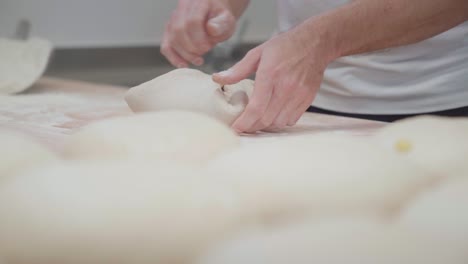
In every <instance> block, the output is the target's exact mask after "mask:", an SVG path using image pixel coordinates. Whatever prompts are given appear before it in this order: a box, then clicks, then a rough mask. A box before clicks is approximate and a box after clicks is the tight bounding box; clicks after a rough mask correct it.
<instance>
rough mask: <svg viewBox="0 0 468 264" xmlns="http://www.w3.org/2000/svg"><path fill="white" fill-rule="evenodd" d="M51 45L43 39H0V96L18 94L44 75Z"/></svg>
mask: <svg viewBox="0 0 468 264" xmlns="http://www.w3.org/2000/svg"><path fill="white" fill-rule="evenodd" d="M51 53H52V44H51V43H50V42H49V41H47V40H44V39H39V38H31V39H29V40H27V41H20V40H12V39H2V38H0V94H12V93H19V92H22V91H24V90H26V89H27V88H29V87H30V86H31V85H33V84H34V83H35V82H36V81H37V80H38V79H39V78H40V77H41V76H42V74H43V73H44V71H45V69H46V66H47V63H48V61H49V57H50V54H51Z"/></svg>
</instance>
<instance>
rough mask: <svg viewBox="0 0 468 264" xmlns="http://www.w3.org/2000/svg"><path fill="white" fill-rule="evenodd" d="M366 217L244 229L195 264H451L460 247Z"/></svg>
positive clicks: (461, 259)
mask: <svg viewBox="0 0 468 264" xmlns="http://www.w3.org/2000/svg"><path fill="white" fill-rule="evenodd" d="M444 246H445V245H443V244H441V243H439V242H438V241H434V240H430V239H427V238H426V237H424V236H421V235H420V234H415V233H411V232H409V231H408V230H403V229H397V228H395V227H391V226H388V225H385V224H382V223H378V222H376V221H372V220H364V219H362V220H356V219H340V220H328V221H321V222H308V223H303V224H295V225H289V226H284V227H281V228H277V229H273V230H263V231H260V230H257V231H255V232H250V233H246V234H244V235H243V236H239V237H237V238H236V239H233V240H231V241H229V242H226V243H224V244H222V245H221V246H218V247H216V248H214V250H213V251H212V252H211V254H208V255H206V256H205V257H203V258H202V259H201V260H200V261H199V262H198V264H238V263H242V264H284V263H294V264H312V263H313V264H376V263H379V264H395V263H399V264H416V263H417V264H422V263H424V264H446V263H451V264H456V263H460V264H462V263H466V260H467V257H468V254H467V253H465V251H464V250H458V249H455V248H447V247H444Z"/></svg>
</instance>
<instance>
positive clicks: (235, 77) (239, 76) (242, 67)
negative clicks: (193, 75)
mask: <svg viewBox="0 0 468 264" xmlns="http://www.w3.org/2000/svg"><path fill="white" fill-rule="evenodd" d="M261 52H262V50H261V49H260V48H258V47H257V48H255V49H253V50H250V51H249V52H247V54H246V55H245V57H244V58H243V59H242V60H241V61H239V62H238V63H236V64H235V65H234V66H232V67H231V68H230V69H229V70H226V71H223V72H219V73H215V74H213V80H214V81H215V82H217V83H219V84H222V85H225V84H235V83H238V82H240V81H242V80H244V79H246V78H248V77H249V76H250V75H251V74H253V73H255V71H256V70H257V68H258V65H259V63H260V57H261Z"/></svg>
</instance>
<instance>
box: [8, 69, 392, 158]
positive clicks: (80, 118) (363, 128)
mask: <svg viewBox="0 0 468 264" xmlns="http://www.w3.org/2000/svg"><path fill="white" fill-rule="evenodd" d="M126 90H127V89H126V88H125V87H118V86H109V85H102V84H93V83H86V82H81V81H71V80H65V79H56V78H47V77H45V78H42V79H41V80H39V81H38V82H37V83H36V84H35V85H34V86H33V87H32V88H31V89H29V90H28V91H26V92H25V93H22V94H18V95H13V96H0V129H2V130H3V129H6V130H13V131H18V132H22V133H25V134H28V135H30V136H32V137H34V138H36V139H37V140H39V141H40V142H42V143H44V144H46V145H48V146H49V147H51V148H53V149H55V150H58V149H60V147H61V144H62V142H63V140H64V139H65V138H66V137H67V135H69V134H71V133H73V131H75V130H76V129H78V128H80V127H82V126H84V125H86V124H89V123H91V122H93V121H96V120H101V119H105V118H109V117H113V116H122V115H129V114H132V112H131V111H130V109H129V108H128V106H127V104H126V103H125V101H124V99H123V98H124V94H125V92H126ZM383 125H384V123H381V122H375V121H368V120H360V119H354V118H345V117H336V116H329V115H323V114H315V113H305V114H304V115H303V117H302V118H301V119H300V120H299V122H298V124H297V125H296V126H294V127H290V128H287V129H285V130H284V131H282V132H279V133H257V134H254V135H246V136H243V137H242V141H243V143H244V144H245V143H248V142H251V141H255V140H260V139H262V140H264V139H268V140H274V139H276V138H278V137H284V136H291V135H298V134H311V133H318V132H332V133H347V134H352V135H356V136H366V135H370V134H372V133H373V132H374V131H375V130H377V129H379V128H380V127H382V126H383Z"/></svg>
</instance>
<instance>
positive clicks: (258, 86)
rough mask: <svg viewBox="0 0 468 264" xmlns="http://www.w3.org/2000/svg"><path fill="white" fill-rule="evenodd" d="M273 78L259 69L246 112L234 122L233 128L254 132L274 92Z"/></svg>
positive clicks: (239, 130)
mask: <svg viewBox="0 0 468 264" xmlns="http://www.w3.org/2000/svg"><path fill="white" fill-rule="evenodd" d="M273 88H274V86H273V83H272V82H271V78H270V77H269V76H268V75H266V74H264V73H263V71H259V73H258V76H257V78H256V82H255V87H254V90H253V93H252V96H251V98H250V101H249V103H248V104H247V106H246V108H245V110H244V112H243V113H242V114H241V115H240V117H239V118H238V119H237V120H236V121H235V122H234V124H233V125H232V128H233V129H234V130H235V131H237V132H252V128H253V126H254V125H255V123H256V122H257V121H258V120H259V119H260V118H261V117H262V116H263V114H264V113H265V111H266V109H267V107H268V104H269V102H270V100H271V97H272V94H273Z"/></svg>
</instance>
